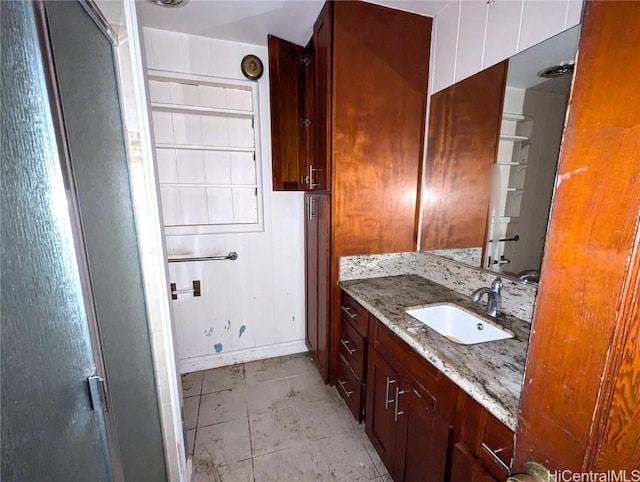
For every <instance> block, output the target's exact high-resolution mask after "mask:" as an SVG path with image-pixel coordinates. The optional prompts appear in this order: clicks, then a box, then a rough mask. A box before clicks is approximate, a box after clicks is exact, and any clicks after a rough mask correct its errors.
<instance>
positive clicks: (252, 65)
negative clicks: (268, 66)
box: [240, 55, 264, 80]
mask: <svg viewBox="0 0 640 482" xmlns="http://www.w3.org/2000/svg"><path fill="white" fill-rule="evenodd" d="M240 68H241V69H242V73H243V74H244V76H245V77H246V78H247V79H251V80H258V79H259V78H260V77H262V73H263V72H264V66H263V65H262V60H260V59H259V58H258V56H256V55H245V56H244V57H243V59H242V62H241V63H240Z"/></svg>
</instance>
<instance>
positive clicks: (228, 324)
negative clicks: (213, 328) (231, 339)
mask: <svg viewBox="0 0 640 482" xmlns="http://www.w3.org/2000/svg"><path fill="white" fill-rule="evenodd" d="M229 328H231V320H227V324H226V325H224V329H225V331H229Z"/></svg>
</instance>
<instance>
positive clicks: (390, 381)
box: [384, 377, 398, 410]
mask: <svg viewBox="0 0 640 482" xmlns="http://www.w3.org/2000/svg"><path fill="white" fill-rule="evenodd" d="M397 381H398V380H391V378H389V377H387V387H386V394H385V396H384V409H385V410H387V409H388V408H389V404H390V403H393V402H394V400H393V399H391V400H389V386H390V385H391V384H392V383H396V382H397Z"/></svg>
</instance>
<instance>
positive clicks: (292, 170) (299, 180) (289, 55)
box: [268, 35, 310, 191]
mask: <svg viewBox="0 0 640 482" xmlns="http://www.w3.org/2000/svg"><path fill="white" fill-rule="evenodd" d="M268 40H269V86H270V95H271V157H272V169H273V190H274V191H300V190H305V189H306V188H307V187H306V186H307V184H306V183H305V181H306V179H304V176H305V175H306V174H305V172H306V165H307V162H306V151H307V139H306V130H307V129H308V128H309V122H310V120H309V119H308V118H307V117H306V110H307V109H306V107H307V99H306V92H307V89H306V76H307V75H306V69H307V66H308V65H309V62H310V56H309V52H308V51H307V50H306V49H305V48H304V47H301V46H299V45H296V44H293V43H291V42H287V41H286V40H282V39H280V38H278V37H274V36H273V35H269V37H268Z"/></svg>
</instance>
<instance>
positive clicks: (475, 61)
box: [455, 1, 488, 82]
mask: <svg viewBox="0 0 640 482" xmlns="http://www.w3.org/2000/svg"><path fill="white" fill-rule="evenodd" d="M487 8H488V6H487V3H486V2H482V1H471V2H461V3H460V27H459V29H458V47H457V49H456V57H455V58H456V78H455V81H456V82H459V81H460V80H462V79H466V78H467V77H469V76H471V75H473V74H475V73H476V72H480V71H481V70H482V48H483V46H484V30H485V26H486V23H487Z"/></svg>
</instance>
